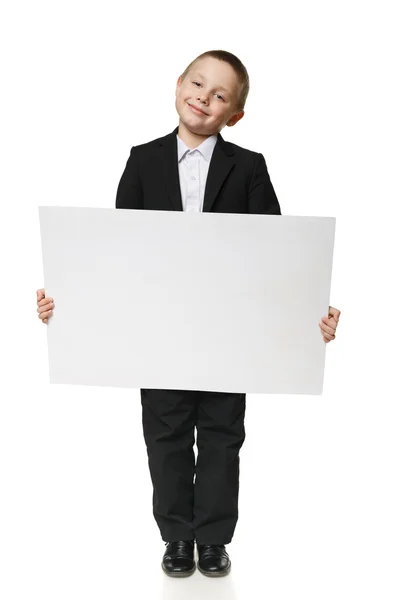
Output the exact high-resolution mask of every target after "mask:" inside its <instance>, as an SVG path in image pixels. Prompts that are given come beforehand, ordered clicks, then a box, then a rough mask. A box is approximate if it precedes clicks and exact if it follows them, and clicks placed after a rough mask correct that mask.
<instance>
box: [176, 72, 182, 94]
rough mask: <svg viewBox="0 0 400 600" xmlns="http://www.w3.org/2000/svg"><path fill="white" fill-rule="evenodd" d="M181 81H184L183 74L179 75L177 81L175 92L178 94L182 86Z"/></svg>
mask: <svg viewBox="0 0 400 600" xmlns="http://www.w3.org/2000/svg"><path fill="white" fill-rule="evenodd" d="M181 83H182V81H181V76H180V75H179V77H178V81H177V82H176V90H175V94H176V92H177V91H178V88H179V87H180V85H181Z"/></svg>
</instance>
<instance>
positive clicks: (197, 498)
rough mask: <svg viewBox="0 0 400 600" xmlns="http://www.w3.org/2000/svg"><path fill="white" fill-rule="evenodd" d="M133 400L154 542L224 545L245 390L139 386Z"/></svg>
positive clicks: (232, 523)
mask: <svg viewBox="0 0 400 600" xmlns="http://www.w3.org/2000/svg"><path fill="white" fill-rule="evenodd" d="M141 401H142V409H143V413H142V414H143V433H144V438H145V442H146V447H147V455H148V461H149V468H150V475H151V480H152V483H153V514H154V518H155V520H156V522H157V525H158V527H159V529H160V533H161V537H162V539H163V540H164V541H166V542H171V541H178V540H192V539H195V540H196V541H197V543H198V544H229V542H230V541H231V539H232V536H233V532H234V530H235V527H236V522H237V520H238V496H239V450H240V448H241V446H242V444H243V442H244V439H245V429H244V415H245V409H246V394H232V393H223V392H202V391H188V390H155V389H142V390H141ZM195 427H196V431H197V440H196V441H197V449H198V455H197V462H196V464H195V455H194V450H193V447H194V441H195V437H194V429H195Z"/></svg>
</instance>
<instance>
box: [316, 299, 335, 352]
mask: <svg viewBox="0 0 400 600" xmlns="http://www.w3.org/2000/svg"><path fill="white" fill-rule="evenodd" d="M339 316H340V310H338V309H337V308H333V306H330V307H329V316H328V317H322V319H321V321H320V323H319V326H320V328H321V333H322V335H323V338H324V342H325V343H327V344H328V343H329V342H330V341H332V340H334V339H335V334H336V327H337V326H338V323H339Z"/></svg>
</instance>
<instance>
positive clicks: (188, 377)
mask: <svg viewBox="0 0 400 600" xmlns="http://www.w3.org/2000/svg"><path fill="white" fill-rule="evenodd" d="M39 218H40V230H41V239H42V252H43V269H44V287H45V292H46V296H51V297H53V298H54V303H55V307H54V313H53V316H52V317H50V319H49V320H48V322H47V336H48V351H49V368H50V382H51V383H62V384H79V385H97V386H115V387H134V388H155V389H181V390H185V389H186V390H204V391H219V392H241V393H242V392H247V393H271V394H277V393H282V394H322V388H323V376H324V367H325V349H326V343H325V342H324V340H323V337H322V334H321V330H320V327H319V325H318V323H319V321H320V318H321V317H322V316H324V315H327V314H328V308H329V295H330V283H331V273H332V260H333V246H334V233H335V218H333V217H297V216H285V215H249V214H222V213H189V212H181V211H150V210H127V209H118V210H116V209H111V208H110V209H107V208H75V207H73V208H71V207H52V206H40V207H39Z"/></svg>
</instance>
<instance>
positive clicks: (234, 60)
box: [181, 50, 250, 111]
mask: <svg viewBox="0 0 400 600" xmlns="http://www.w3.org/2000/svg"><path fill="white" fill-rule="evenodd" d="M206 56H211V57H212V58H217V59H218V60H223V61H224V62H227V63H228V64H230V65H231V67H232V68H233V70H234V71H235V73H236V75H237V78H238V81H239V86H240V90H239V97H238V101H237V110H239V111H241V110H244V106H245V104H246V99H247V95H248V93H249V90H250V80H249V74H248V73H247V69H246V67H245V66H244V64H243V63H242V62H241V61H240V60H239V59H238V57H237V56H235V55H234V54H232V53H231V52H227V51H226V50H208V51H207V52H203V54H199V56H197V57H196V58H195V59H194V60H192V62H191V63H190V64H189V65H188V66H187V67H186V69H185V70H184V71H183V73H182V75H181V79H182V81H183V80H184V79H185V77H186V75H187V74H188V72H189V69H191V68H192V66H193V65H194V64H195V63H196V62H197V61H198V60H200V59H201V58H205V57H206Z"/></svg>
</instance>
